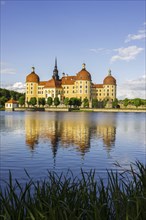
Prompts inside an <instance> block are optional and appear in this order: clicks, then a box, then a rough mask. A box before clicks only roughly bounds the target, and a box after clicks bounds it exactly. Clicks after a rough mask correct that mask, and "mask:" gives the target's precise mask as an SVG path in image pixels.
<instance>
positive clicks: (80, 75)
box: [76, 63, 91, 81]
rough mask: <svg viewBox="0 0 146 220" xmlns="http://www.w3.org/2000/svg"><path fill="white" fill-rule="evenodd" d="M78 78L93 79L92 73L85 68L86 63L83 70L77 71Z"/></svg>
mask: <svg viewBox="0 0 146 220" xmlns="http://www.w3.org/2000/svg"><path fill="white" fill-rule="evenodd" d="M76 79H77V80H88V81H91V75H90V73H89V72H88V71H87V70H86V69H85V64H84V63H83V65H82V70H81V71H80V72H78V73H77V76H76Z"/></svg>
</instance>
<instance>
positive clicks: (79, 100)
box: [76, 98, 82, 107]
mask: <svg viewBox="0 0 146 220" xmlns="http://www.w3.org/2000/svg"><path fill="white" fill-rule="evenodd" d="M81 105H82V101H81V99H78V98H76V106H78V107H80V106H81Z"/></svg>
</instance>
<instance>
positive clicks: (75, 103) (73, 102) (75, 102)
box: [69, 98, 82, 107]
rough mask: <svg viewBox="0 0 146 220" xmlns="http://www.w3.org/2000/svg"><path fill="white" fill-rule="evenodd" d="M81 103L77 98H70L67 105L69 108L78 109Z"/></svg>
mask: <svg viewBox="0 0 146 220" xmlns="http://www.w3.org/2000/svg"><path fill="white" fill-rule="evenodd" d="M81 104H82V102H81V99H78V98H70V100H69V105H70V106H72V105H73V106H74V107H77V106H78V107H79V106H81Z"/></svg>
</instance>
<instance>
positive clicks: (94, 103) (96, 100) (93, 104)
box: [92, 99, 98, 108]
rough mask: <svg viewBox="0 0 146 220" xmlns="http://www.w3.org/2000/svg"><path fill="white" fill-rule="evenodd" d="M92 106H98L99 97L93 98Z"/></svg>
mask: <svg viewBox="0 0 146 220" xmlns="http://www.w3.org/2000/svg"><path fill="white" fill-rule="evenodd" d="M92 108H98V99H92Z"/></svg>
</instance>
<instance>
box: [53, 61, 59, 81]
mask: <svg viewBox="0 0 146 220" xmlns="http://www.w3.org/2000/svg"><path fill="white" fill-rule="evenodd" d="M53 78H54V79H56V80H59V76H58V69H57V57H55V66H54V70H53Z"/></svg>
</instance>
